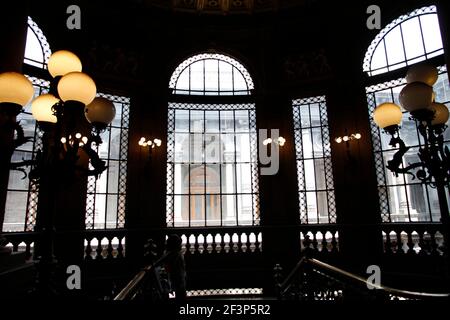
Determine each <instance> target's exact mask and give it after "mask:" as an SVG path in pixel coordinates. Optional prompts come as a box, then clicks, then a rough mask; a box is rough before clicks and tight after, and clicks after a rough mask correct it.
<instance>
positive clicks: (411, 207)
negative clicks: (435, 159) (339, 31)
mask: <svg viewBox="0 0 450 320" xmlns="http://www.w3.org/2000/svg"><path fill="white" fill-rule="evenodd" d="M393 33H397V34H400V37H399V36H398V35H397V36H395V38H389V37H393V36H391V34H393ZM393 39H394V40H393ZM408 39H409V40H408ZM411 39H415V40H411ZM373 43H378V47H377V46H375V47H373V45H372V46H371V47H370V48H369V50H368V51H367V55H366V59H365V64H364V70H365V71H367V72H368V73H369V75H374V74H377V73H382V72H387V71H390V70H393V69H396V68H400V67H405V66H406V65H410V64H414V63H417V62H419V61H423V60H426V59H429V58H431V57H436V56H439V55H443V49H442V40H441V34H440V31H439V26H438V22H437V12H436V7H435V6H430V7H424V8H420V9H417V10H414V11H412V12H411V13H409V14H406V15H403V16H401V17H399V18H398V19H396V20H395V21H393V22H392V23H391V24H389V25H388V26H387V27H386V28H385V29H383V30H382V31H381V32H380V33H379V34H378V35H377V37H376V38H375V40H374V42H373ZM380 46H381V48H383V50H382V51H384V52H386V57H387V60H386V58H380V57H378V56H381V53H380V52H382V51H380V49H379V47H380ZM394 52H398V54H399V55H398V56H397V57H396V59H393V58H392V59H393V60H392V59H391V60H390V58H389V57H393V55H394ZM414 52H415V53H414ZM413 53H414V54H413ZM383 59H384V60H383ZM370 61H371V62H370ZM375 61H378V62H379V61H382V62H383V63H378V62H376V63H375ZM405 84H406V80H405V79H404V78H400V79H391V80H390V81H387V82H384V83H378V84H374V85H371V86H368V87H367V88H366V93H367V101H368V107H369V114H370V115H372V114H373V111H374V109H375V108H376V106H377V105H379V104H381V103H383V102H395V103H396V104H399V105H400V103H399V99H398V96H399V93H400V91H401V89H402V88H403V87H404V85H405ZM434 90H435V93H436V101H439V102H441V103H445V104H446V105H447V106H449V103H450V86H449V81H448V76H447V69H446V66H445V65H442V66H440V67H439V79H438V81H437V82H436V84H435V85H434ZM403 112H404V117H403V121H402V127H401V130H400V135H401V136H402V138H403V139H404V141H405V143H406V145H408V146H410V149H409V150H408V152H407V153H406V154H405V156H404V163H403V165H407V164H408V163H414V162H416V161H418V156H417V152H418V148H419V147H420V146H421V144H423V140H422V138H421V136H420V134H419V132H418V129H417V126H416V123H415V122H414V121H412V120H410V119H409V116H408V115H407V112H405V110H403ZM449 124H450V123H447V125H449ZM371 131H372V143H373V148H374V152H375V165H376V174H377V180H378V194H379V201H380V212H381V217H382V221H383V222H418V221H433V222H438V221H439V218H440V216H441V215H440V211H439V203H438V196H437V193H436V190H435V189H433V188H431V187H430V186H429V185H425V184H421V183H420V181H418V179H413V177H412V176H411V175H408V174H400V175H399V176H398V177H396V176H395V175H394V174H393V173H392V172H391V171H389V170H388V169H387V168H386V163H387V161H388V160H390V159H391V158H392V156H393V154H394V153H395V152H396V151H397V149H395V148H392V147H391V146H390V145H389V140H390V138H389V137H388V136H387V135H385V134H383V133H382V132H381V130H380V129H379V128H378V127H377V125H376V124H375V123H374V121H373V119H371ZM445 141H446V143H448V142H450V133H449V132H447V131H446V135H445Z"/></svg>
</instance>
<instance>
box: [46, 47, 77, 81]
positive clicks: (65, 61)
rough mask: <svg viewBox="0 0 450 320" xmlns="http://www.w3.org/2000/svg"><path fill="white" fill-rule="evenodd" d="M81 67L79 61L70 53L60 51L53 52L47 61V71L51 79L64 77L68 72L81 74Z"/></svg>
mask: <svg viewBox="0 0 450 320" xmlns="http://www.w3.org/2000/svg"><path fill="white" fill-rule="evenodd" d="M81 70H82V65H81V61H80V59H79V58H78V57H77V56H76V55H75V54H74V53H72V52H70V51H67V50H60V51H56V52H54V53H53V54H52V55H51V56H50V59H49V60H48V71H49V72H50V74H51V75H52V77H53V78H55V77H58V76H64V75H66V74H68V73H70V72H74V71H78V72H81Z"/></svg>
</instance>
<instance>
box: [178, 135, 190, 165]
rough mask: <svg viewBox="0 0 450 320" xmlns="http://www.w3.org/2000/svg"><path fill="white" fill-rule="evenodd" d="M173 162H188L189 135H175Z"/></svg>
mask: <svg viewBox="0 0 450 320" xmlns="http://www.w3.org/2000/svg"><path fill="white" fill-rule="evenodd" d="M175 162H189V134H188V133H176V134H175Z"/></svg>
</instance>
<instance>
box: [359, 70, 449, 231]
mask: <svg viewBox="0 0 450 320" xmlns="http://www.w3.org/2000/svg"><path fill="white" fill-rule="evenodd" d="M446 72H447V68H446V66H440V67H438V73H439V75H440V76H442V75H444V76H445V75H446ZM405 84H406V79H405V78H399V79H395V80H391V81H387V82H384V83H380V84H376V85H372V86H369V87H366V94H367V105H368V110H369V115H370V128H371V138H372V146H373V151H374V159H375V173H376V177H377V184H378V197H379V209H380V214H381V220H382V222H383V223H391V222H396V221H394V219H393V218H392V213H393V211H394V208H391V204H390V203H391V196H390V194H389V188H396V189H398V188H400V189H402V190H403V189H404V192H405V194H406V195H407V197H408V194H410V193H411V191H410V190H409V189H408V188H409V186H411V185H420V182H414V183H412V182H410V183H408V182H407V181H408V180H407V179H406V177H405V175H402V174H401V175H400V176H401V177H403V180H402V182H401V183H400V184H393V185H390V184H389V183H388V178H387V175H388V174H391V173H390V171H388V169H387V168H386V163H387V161H388V160H391V155H388V156H386V155H385V154H386V152H387V151H392V150H395V149H392V148H390V149H384V148H383V143H382V135H385V134H384V133H383V132H382V130H381V129H380V128H379V127H378V126H377V125H376V124H375V122H374V121H373V116H372V115H373V112H374V111H375V108H376V107H377V104H379V103H380V101H377V95H381V94H383V95H386V96H388V100H389V101H396V95H398V93H396V92H397V91H399V88H401V87H402V86H404V85H405ZM394 90H395V92H394ZM379 98H381V97H379ZM442 103H446V104H447V103H448V101H442ZM402 111H403V112H404V113H405V112H406V111H405V110H402ZM417 132H418V131H417ZM417 134H418V133H417ZM417 139H418V138H417ZM417 141H420V140H417ZM419 146H420V142H419V144H417V145H411V146H410V147H419ZM424 187H425V186H424ZM426 188H428V187H426ZM423 192H424V197H425V198H426V199H427V204H426V206H427V209H426V210H427V211H428V212H426V213H425V214H426V215H429V216H430V218H429V219H430V220H433V217H432V214H431V208H430V205H429V190H427V191H423ZM411 210H412V204H411V201H409V200H408V201H407V212H408V221H409V222H411V221H412V219H411ZM402 222H403V221H402Z"/></svg>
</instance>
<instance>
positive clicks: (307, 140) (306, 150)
mask: <svg viewBox="0 0 450 320" xmlns="http://www.w3.org/2000/svg"><path fill="white" fill-rule="evenodd" d="M302 140H303V158H304V159H308V158H312V156H313V147H312V141H311V130H310V129H304V130H302Z"/></svg>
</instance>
